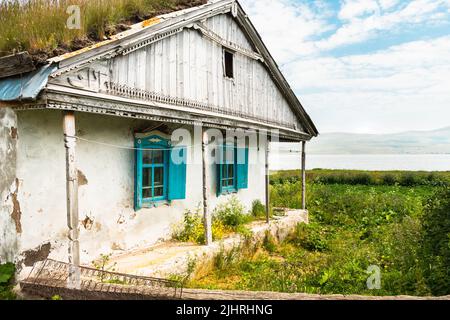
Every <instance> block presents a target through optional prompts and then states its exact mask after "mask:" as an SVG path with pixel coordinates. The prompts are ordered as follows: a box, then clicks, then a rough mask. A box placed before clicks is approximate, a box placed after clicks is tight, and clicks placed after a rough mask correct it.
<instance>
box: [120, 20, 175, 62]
mask: <svg viewBox="0 0 450 320" xmlns="http://www.w3.org/2000/svg"><path fill="white" fill-rule="evenodd" d="M183 29H184V27H180V28H177V29H174V30H171V31H168V32H164V33H161V34H157V35H155V36H154V37H151V38H149V39H146V40H144V41H142V42H139V43H138V44H136V45H134V46H132V47H130V48H127V49H124V50H122V51H119V54H121V55H123V56H126V55H128V54H130V53H132V52H134V51H136V50H139V49H142V48H145V47H147V46H149V45H151V44H153V43H155V42H158V41H161V40H163V39H166V38H168V37H171V36H174V35H176V34H177V33H180V32H181V31H183Z"/></svg>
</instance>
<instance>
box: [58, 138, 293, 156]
mask: <svg viewBox="0 0 450 320" xmlns="http://www.w3.org/2000/svg"><path fill="white" fill-rule="evenodd" d="M67 137H69V138H75V139H77V140H80V141H84V142H88V143H93V144H98V145H102V146H106V147H111V148H116V149H123V150H138V151H169V150H173V148H137V147H129V146H122V145H117V144H113V143H107V142H101V141H95V140H90V139H85V138H81V137H79V136H69V135H68V136H67ZM207 145H208V144H207ZM221 146H223V145H221ZM176 147H184V148H190V149H192V148H195V147H199V148H201V147H202V144H201V143H200V144H193V145H188V146H187V145H181V146H175V148H176ZM230 147H234V148H239V146H237V147H235V146H230ZM248 148H249V149H258V150H259V148H258V147H248ZM279 152H284V153H301V151H297V150H279Z"/></svg>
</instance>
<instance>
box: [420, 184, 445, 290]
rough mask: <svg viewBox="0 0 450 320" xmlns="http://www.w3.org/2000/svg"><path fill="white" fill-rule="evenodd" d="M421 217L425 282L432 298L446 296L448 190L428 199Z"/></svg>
mask: <svg viewBox="0 0 450 320" xmlns="http://www.w3.org/2000/svg"><path fill="white" fill-rule="evenodd" d="M425 212H426V214H425V215H424V217H423V245H422V249H421V256H422V258H423V262H424V273H425V281H426V283H427V285H428V287H429V288H430V290H431V292H432V293H433V294H434V295H448V294H450V187H446V188H444V189H442V190H440V191H439V192H437V193H436V194H435V195H434V196H433V197H431V198H430V199H429V200H428V202H427V204H426V209H425Z"/></svg>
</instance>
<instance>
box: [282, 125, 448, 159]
mask: <svg viewBox="0 0 450 320" xmlns="http://www.w3.org/2000/svg"><path fill="white" fill-rule="evenodd" d="M307 146H308V153H309V154H450V127H448V128H443V129H438V130H433V131H409V132H402V133H395V134H354V133H324V134H321V135H319V137H317V138H315V139H313V140H312V141H311V142H310V143H308V145H307ZM286 147H288V146H284V147H281V148H282V149H285V148H286ZM297 148H298V147H297ZM297 148H296V149H297Z"/></svg>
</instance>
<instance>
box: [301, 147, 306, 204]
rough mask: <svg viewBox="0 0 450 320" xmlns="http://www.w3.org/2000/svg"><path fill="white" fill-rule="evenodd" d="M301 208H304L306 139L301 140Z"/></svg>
mask: <svg viewBox="0 0 450 320" xmlns="http://www.w3.org/2000/svg"><path fill="white" fill-rule="evenodd" d="M302 209H303V210H306V141H302Z"/></svg>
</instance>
